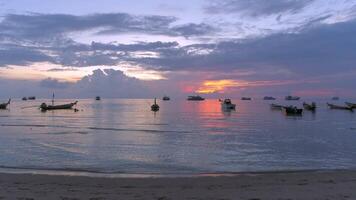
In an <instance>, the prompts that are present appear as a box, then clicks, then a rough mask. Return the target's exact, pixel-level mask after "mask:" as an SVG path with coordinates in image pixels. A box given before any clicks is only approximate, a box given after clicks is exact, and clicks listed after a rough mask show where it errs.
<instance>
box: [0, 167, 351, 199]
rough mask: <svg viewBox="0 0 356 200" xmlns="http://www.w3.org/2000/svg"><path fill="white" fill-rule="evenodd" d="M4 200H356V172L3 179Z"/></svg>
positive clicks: (16, 176) (17, 176)
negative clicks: (180, 176)
mask: <svg viewBox="0 0 356 200" xmlns="http://www.w3.org/2000/svg"><path fill="white" fill-rule="evenodd" d="M0 199H18V200H32V199H46V200H51V199H61V200H78V199H90V200H99V199H100V200H104V199H115V200H116V199H154V200H168V199H177V200H178V199H179V200H181V199H195V200H197V199H219V200H223V199H224V200H228V199H246V200H272V199H273V200H298V199H302V200H308V199H313V200H326V199H329V200H331V199H340V200H342V199H356V171H305V172H273V173H251V174H236V175H231V176H210V177H206V176H204V177H190V178H188V177H182V178H93V177H84V176H61V175H32V174H0Z"/></svg>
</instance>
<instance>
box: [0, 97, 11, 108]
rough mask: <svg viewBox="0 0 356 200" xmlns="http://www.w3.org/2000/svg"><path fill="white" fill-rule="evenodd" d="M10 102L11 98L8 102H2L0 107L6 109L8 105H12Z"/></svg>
mask: <svg viewBox="0 0 356 200" xmlns="http://www.w3.org/2000/svg"><path fill="white" fill-rule="evenodd" d="M10 102H11V99H9V101H8V102H7V103H2V104H0V109H1V110H5V109H6V108H7V106H8V105H10Z"/></svg>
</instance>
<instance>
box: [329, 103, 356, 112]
mask: <svg viewBox="0 0 356 200" xmlns="http://www.w3.org/2000/svg"><path fill="white" fill-rule="evenodd" d="M326 104H327V105H328V106H329V108H330V109H338V110H350V111H352V107H349V106H339V105H334V104H331V103H326Z"/></svg>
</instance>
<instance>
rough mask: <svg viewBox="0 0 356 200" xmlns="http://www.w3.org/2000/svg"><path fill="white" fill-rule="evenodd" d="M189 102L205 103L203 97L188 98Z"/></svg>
mask: <svg viewBox="0 0 356 200" xmlns="http://www.w3.org/2000/svg"><path fill="white" fill-rule="evenodd" d="M187 100H188V101H204V100H205V99H204V98H203V97H201V96H198V95H196V96H188V98H187Z"/></svg>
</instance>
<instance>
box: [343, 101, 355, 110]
mask: <svg viewBox="0 0 356 200" xmlns="http://www.w3.org/2000/svg"><path fill="white" fill-rule="evenodd" d="M345 104H346V105H347V106H348V107H350V108H352V109H355V108H356V103H350V102H345Z"/></svg>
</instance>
